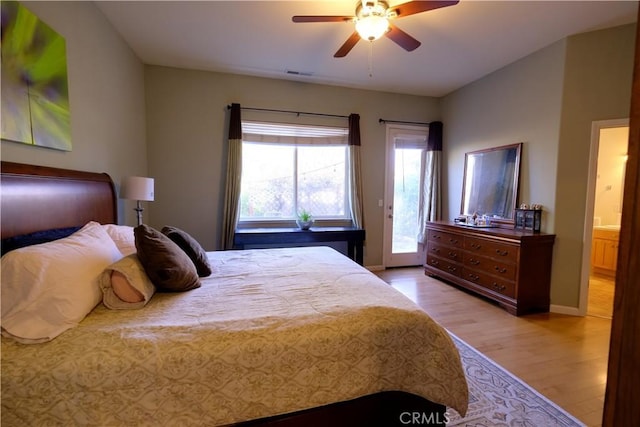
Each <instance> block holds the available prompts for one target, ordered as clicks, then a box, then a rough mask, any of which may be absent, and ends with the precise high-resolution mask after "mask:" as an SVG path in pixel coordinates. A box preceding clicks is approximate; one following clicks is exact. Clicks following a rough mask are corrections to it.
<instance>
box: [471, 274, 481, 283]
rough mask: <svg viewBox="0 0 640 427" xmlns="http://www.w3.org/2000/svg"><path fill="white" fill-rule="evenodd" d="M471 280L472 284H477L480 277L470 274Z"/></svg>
mask: <svg viewBox="0 0 640 427" xmlns="http://www.w3.org/2000/svg"><path fill="white" fill-rule="evenodd" d="M469 279H470V280H471V281H472V282H477V281H478V279H480V276H476V275H475V274H471V273H469Z"/></svg>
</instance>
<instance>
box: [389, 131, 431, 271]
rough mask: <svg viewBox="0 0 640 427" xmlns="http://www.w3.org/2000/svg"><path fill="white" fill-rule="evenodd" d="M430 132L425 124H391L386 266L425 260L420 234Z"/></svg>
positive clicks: (414, 263)
mask: <svg viewBox="0 0 640 427" xmlns="http://www.w3.org/2000/svg"><path fill="white" fill-rule="evenodd" d="M427 132H428V130H427V129H425V128H422V127H411V126H392V125H388V126H387V171H386V192H385V200H384V202H385V203H384V209H385V229H384V243H383V244H384V253H383V258H384V265H385V267H401V266H411V265H422V264H423V263H424V248H423V247H422V246H423V245H422V244H420V243H418V239H417V236H418V233H419V230H420V228H419V224H418V209H419V206H420V203H421V202H422V191H421V188H422V182H423V180H424V157H425V156H424V153H425V150H426V145H427V142H426V141H427Z"/></svg>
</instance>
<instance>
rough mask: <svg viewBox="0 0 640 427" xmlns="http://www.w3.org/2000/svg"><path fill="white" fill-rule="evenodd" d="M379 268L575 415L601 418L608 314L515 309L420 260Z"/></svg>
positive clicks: (591, 421)
mask: <svg viewBox="0 0 640 427" xmlns="http://www.w3.org/2000/svg"><path fill="white" fill-rule="evenodd" d="M376 274H377V275H378V276H379V277H381V278H382V279H383V280H385V281H386V282H387V283H389V284H391V285H392V286H393V287H394V288H396V289H398V290H400V291H401V292H403V293H404V294H405V295H407V296H408V297H409V298H411V299H412V300H413V301H415V302H416V303H417V304H418V305H420V307H422V308H423V309H424V310H425V311H426V312H427V313H429V315H430V316H431V317H432V318H433V319H435V320H436V321H437V322H439V323H440V324H441V325H442V326H444V327H445V328H447V330H449V331H450V332H451V333H453V334H455V335H456V336H458V337H459V338H461V339H462V340H464V341H465V342H467V343H468V344H469V345H471V346H473V347H474V348H476V349H477V350H479V351H480V352H482V353H484V354H485V355H487V356H488V357H490V358H491V359H493V360H494V361H495V362H497V363H498V364H499V365H501V366H502V367H504V368H505V369H507V370H508V371H510V372H511V373H513V374H514V375H516V376H517V377H519V378H521V379H522V380H523V381H525V382H526V383H528V384H529V385H530V386H531V387H533V388H534V389H536V390H537V391H538V392H540V393H541V394H542V395H544V396H546V397H547V398H549V399H550V400H552V401H553V402H555V403H556V404H557V405H559V406H560V407H562V408H563V409H565V410H566V411H567V412H569V413H570V414H572V415H573V416H575V417H576V418H578V419H579V420H580V421H582V422H584V423H585V424H587V425H588V426H599V425H601V422H602V409H603V405H604V390H605V384H606V374H607V359H608V351H609V335H610V330H611V321H610V320H609V319H606V318H603V317H596V316H586V317H576V316H566V315H560V314H554V313H545V314H534V315H527V316H521V317H515V316H512V315H510V314H508V313H507V312H506V311H505V310H503V309H502V308H500V307H498V306H497V305H494V304H493V303H491V302H489V301H487V300H485V299H482V298H481V297H478V296H476V295H472V294H469V293H467V292H465V291H463V290H461V289H459V288H456V287H454V286H453V285H450V284H446V283H443V282H441V281H439V280H437V279H434V278H431V277H428V276H425V275H424V271H423V270H422V268H421V267H420V268H417V267H416V268H413V267H412V268H398V269H388V270H385V271H378V272H376Z"/></svg>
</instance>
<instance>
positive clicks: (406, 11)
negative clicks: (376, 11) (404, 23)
mask: <svg viewBox="0 0 640 427" xmlns="http://www.w3.org/2000/svg"><path fill="white" fill-rule="evenodd" d="M458 2H459V1H458V0H453V1H409V2H406V3H402V4H399V5H397V6H394V7H390V8H389V11H388V13H390V14H392V15H393V14H395V15H396V17H398V18H403V17H405V16H409V15H414V14H416V13H420V12H426V11H429V10H434V9H440V8H441V7H447V6H453V5H454V4H458Z"/></svg>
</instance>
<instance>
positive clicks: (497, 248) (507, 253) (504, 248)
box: [464, 237, 518, 263]
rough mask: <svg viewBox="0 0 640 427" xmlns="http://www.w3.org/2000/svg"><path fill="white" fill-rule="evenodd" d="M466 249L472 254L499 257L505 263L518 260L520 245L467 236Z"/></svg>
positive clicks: (465, 240)
mask: <svg viewBox="0 0 640 427" xmlns="http://www.w3.org/2000/svg"><path fill="white" fill-rule="evenodd" d="M464 249H465V250H466V251H467V252H469V253H470V254H476V255H480V256H484V257H488V258H493V259H499V260H500V261H501V262H505V263H517V262H518V246H516V245H508V244H505V243H500V242H495V241H491V240H486V239H478V238H475V237H465V239H464Z"/></svg>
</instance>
